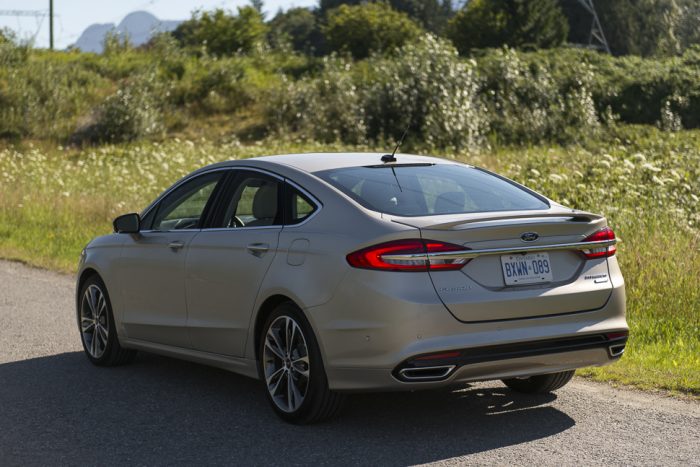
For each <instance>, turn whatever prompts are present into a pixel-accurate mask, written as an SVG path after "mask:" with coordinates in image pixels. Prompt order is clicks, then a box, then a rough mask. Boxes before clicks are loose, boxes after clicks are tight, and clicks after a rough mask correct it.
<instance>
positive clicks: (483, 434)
mask: <svg viewBox="0 0 700 467" xmlns="http://www.w3.org/2000/svg"><path fill="white" fill-rule="evenodd" d="M73 288H74V284H73V278H72V277H70V276H66V275H61V274H56V273H52V272H47V271H43V270H39V269H33V268H29V267H27V266H24V265H22V264H19V263H12V262H3V261H0V433H1V435H0V463H1V464H2V465H6V466H10V465H23V466H27V465H46V464H51V465H56V464H60V465H97V464H99V465H118V464H125V463H126V464H138V465H142V464H143V465H191V464H207V465H210V464H246V465H247V464H263V463H265V464H267V463H272V462H275V463H280V464H307V465H308V464H334V465H335V464H379V463H381V464H387V465H406V464H421V463H437V464H480V465H481V464H491V465H493V464H495V465H506V464H517V465H522V464H536V465H571V464H576V465H582V464H583V465H593V464H601V463H605V464H607V465H629V464H634V465H700V403H698V402H697V401H694V400H680V399H676V398H670V397H667V396H665V395H663V394H655V393H645V392H640V391H634V390H626V389H615V388H612V387H610V386H607V385H604V384H599V383H594V382H589V381H585V380H581V379H576V380H574V381H573V382H572V383H571V384H569V385H568V386H566V387H565V388H564V389H562V390H560V391H559V392H558V393H557V394H556V395H546V396H536V397H528V396H523V395H518V394H514V393H512V392H511V391H509V390H507V389H506V388H505V387H504V386H503V385H502V384H500V383H499V382H489V383H481V384H474V385H470V386H466V387H463V388H460V389H458V390H450V391H430V392H415V393H400V394H368V395H356V396H353V397H351V398H350V400H349V403H348V405H347V407H346V410H345V411H344V414H343V416H341V418H340V419H338V420H335V421H333V422H331V423H326V424H320V425H315V426H310V427H296V426H291V425H287V424H285V423H283V422H281V421H279V420H278V419H277V418H276V417H275V416H274V414H273V413H272V411H271V410H270V409H269V407H268V406H267V401H266V400H265V397H264V394H263V392H262V388H261V387H260V386H259V383H258V382H256V381H253V380H250V379H248V378H244V377H241V376H237V375H234V374H231V373H227V372H225V371H222V370H218V369H214V368H209V367H205V366H201V365H195V364H191V363H187V362H181V361H178V360H173V359H169V358H164V357H159V356H155V355H148V354H140V355H139V358H138V359H137V361H136V362H135V363H134V364H133V365H129V366H125V367H119V368H110V369H104V368H96V367H94V366H92V365H91V364H90V363H89V362H88V361H87V359H86V358H85V357H84V356H83V355H82V349H81V346H80V342H79V337H78V332H77V328H76V324H75V318H74V317H75V314H74V289H73Z"/></svg>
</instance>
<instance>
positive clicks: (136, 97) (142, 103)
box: [86, 73, 163, 142]
mask: <svg viewBox="0 0 700 467" xmlns="http://www.w3.org/2000/svg"><path fill="white" fill-rule="evenodd" d="M162 92H163V91H162V89H161V86H160V83H159V82H158V81H157V80H156V79H155V76H154V74H153V73H151V74H147V75H143V76H138V77H136V78H135V79H133V80H129V81H127V82H126V83H125V84H124V85H123V86H122V87H120V88H119V89H118V90H117V92H115V93H114V94H112V95H111V96H109V97H107V99H105V100H104V102H103V103H102V104H101V105H100V106H99V107H98V109H97V121H96V122H95V124H94V125H92V126H91V127H90V128H89V129H88V130H86V132H87V136H88V138H90V139H93V140H96V141H100V142H122V141H133V140H135V139H140V138H144V137H147V136H152V135H155V134H158V133H160V132H162V130H163V115H162V109H161V108H160V106H161V105H162V102H163V100H162V99H161V98H159V97H160V96H159V93H162Z"/></svg>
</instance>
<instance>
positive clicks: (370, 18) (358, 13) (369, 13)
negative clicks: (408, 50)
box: [323, 3, 420, 59]
mask: <svg viewBox="0 0 700 467" xmlns="http://www.w3.org/2000/svg"><path fill="white" fill-rule="evenodd" d="M323 32H324V34H325V36H326V40H327V42H328V46H329V49H330V50H331V51H336V52H348V53H350V54H351V55H352V56H353V57H355V58H357V59H361V58H366V57H368V56H369V55H370V54H371V53H373V52H390V51H392V50H394V49H396V48H398V47H401V46H402V45H403V44H405V43H406V42H408V41H411V40H413V39H415V38H416V37H417V36H418V35H419V34H420V27H419V26H418V25H416V24H415V23H414V22H413V21H411V19H410V18H409V17H408V16H407V15H406V14H404V13H399V12H397V11H395V10H393V9H392V8H391V7H390V6H389V5H387V4H385V3H367V4H363V5H357V6H348V5H341V6H340V7H338V8H336V9H334V10H331V11H330V12H329V13H328V24H327V25H326V26H325V27H324V29H323Z"/></svg>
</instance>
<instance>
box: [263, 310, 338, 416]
mask: <svg viewBox="0 0 700 467" xmlns="http://www.w3.org/2000/svg"><path fill="white" fill-rule="evenodd" d="M283 333H284V334H283ZM290 333H291V336H292V337H291V339H289V340H290V341H291V345H287V340H288V338H287V336H289V335H290ZM288 348H290V350H287V349H288ZM258 357H259V358H258V371H259V374H260V377H261V380H262V383H263V388H264V390H265V394H266V395H267V399H268V401H269V402H270V404H271V405H272V409H273V410H274V411H275V413H276V414H277V415H278V416H279V417H280V418H281V419H282V420H284V421H286V422H289V423H293V424H299V425H303V424H310V423H317V422H321V421H324V420H329V419H331V418H333V417H335V416H337V415H338V414H339V413H340V410H341V408H342V405H343V402H344V400H345V396H344V395H343V394H338V393H336V392H333V391H331V390H330V389H329V388H328V378H327V377H326V371H325V368H324V366H323V359H322V358H321V352H320V350H319V346H318V341H317V340H316V337H315V336H314V333H313V331H312V329H311V326H310V325H309V322H308V321H307V320H306V317H305V316H304V314H303V313H302V312H301V310H299V308H297V307H296V306H295V305H294V304H293V303H291V302H286V303H282V304H280V305H279V306H277V308H275V309H274V311H273V312H272V313H271V314H270V316H268V317H267V320H266V321H265V324H264V326H263V327H262V329H261V331H260V336H259V348H258ZM290 381H291V385H290ZM300 395H301V398H300V397H299V396H300Z"/></svg>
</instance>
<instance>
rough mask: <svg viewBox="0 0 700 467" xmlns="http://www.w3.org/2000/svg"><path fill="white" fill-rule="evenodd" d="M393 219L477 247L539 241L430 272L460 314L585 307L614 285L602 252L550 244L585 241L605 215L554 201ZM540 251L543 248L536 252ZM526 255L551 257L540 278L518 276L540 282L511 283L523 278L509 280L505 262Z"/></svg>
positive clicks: (479, 318) (514, 315) (516, 315)
mask: <svg viewBox="0 0 700 467" xmlns="http://www.w3.org/2000/svg"><path fill="white" fill-rule="evenodd" d="M392 221H394V222H399V223H402V224H406V225H410V226H413V227H417V228H419V229H420V231H421V236H422V238H423V239H426V240H439V241H442V242H449V243H453V244H456V245H461V246H464V247H466V248H469V249H472V250H487V249H500V248H523V247H539V246H541V247H542V250H539V249H538V248H535V251H533V252H532V253H530V252H528V253H527V255H524V254H521V253H516V254H504V255H501V254H491V255H484V256H478V257H476V258H473V259H471V260H470V261H469V262H468V263H467V264H466V265H465V266H464V267H463V268H462V269H461V270H458V271H431V272H430V276H431V279H432V281H433V284H434V286H435V290H436V292H437V293H438V295H439V296H440V299H441V300H442V301H443V303H444V304H445V306H446V307H447V308H448V309H449V311H450V312H451V313H452V314H453V315H454V316H455V317H456V318H457V319H459V320H460V321H464V322H484V321H499V320H511V319H522V318H532V317H538V316H546V315H556V314H563V313H573V312H580V311H588V310H593V309H597V308H600V307H602V306H603V305H605V303H606V302H607V300H608V298H609V296H610V293H611V291H612V284H611V282H610V280H609V278H608V266H607V260H606V259H605V258H598V259H589V260H586V259H585V258H584V257H583V255H582V254H581V253H580V252H579V251H576V250H549V251H548V250H547V246H551V245H560V244H569V243H578V242H581V241H582V240H583V239H584V238H586V237H587V236H588V235H590V234H592V233H593V232H596V231H597V230H600V229H601V228H603V227H605V225H606V221H605V219H604V218H603V217H601V216H597V215H595V214H590V213H586V212H582V211H572V210H571V209H566V208H563V207H560V206H555V207H553V208H551V209H548V210H542V211H530V212H523V211H512V212H497V213H477V214H466V215H457V216H423V217H394V218H392ZM528 234H529V235H528ZM533 234H535V235H533ZM535 236H536V238H535V239H534V240H533V239H532V237H535ZM523 238H526V239H527V240H529V241H525V240H523ZM538 252H541V253H544V255H542V254H540V255H539V256H531V255H534V254H535V253H538ZM502 257H503V258H502ZM526 260H527V261H528V262H531V260H535V261H537V260H540V261H542V260H547V263H541V262H540V265H541V264H546V265H547V269H548V270H549V271H547V274H544V273H543V274H542V277H538V278H534V277H530V276H528V277H527V278H525V279H521V280H523V281H529V280H532V279H536V280H537V282H532V283H527V282H526V283H516V284H514V283H512V281H513V280H516V281H517V280H518V279H513V278H511V279H510V281H511V283H510V284H508V283H506V279H505V276H506V274H507V273H506V268H508V267H512V268H516V267H519V265H520V264H524V262H525V261H526ZM505 263H509V266H506V265H505ZM525 267H527V265H525ZM535 267H537V265H535ZM531 268H532V267H531ZM545 276H546V277H545Z"/></svg>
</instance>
